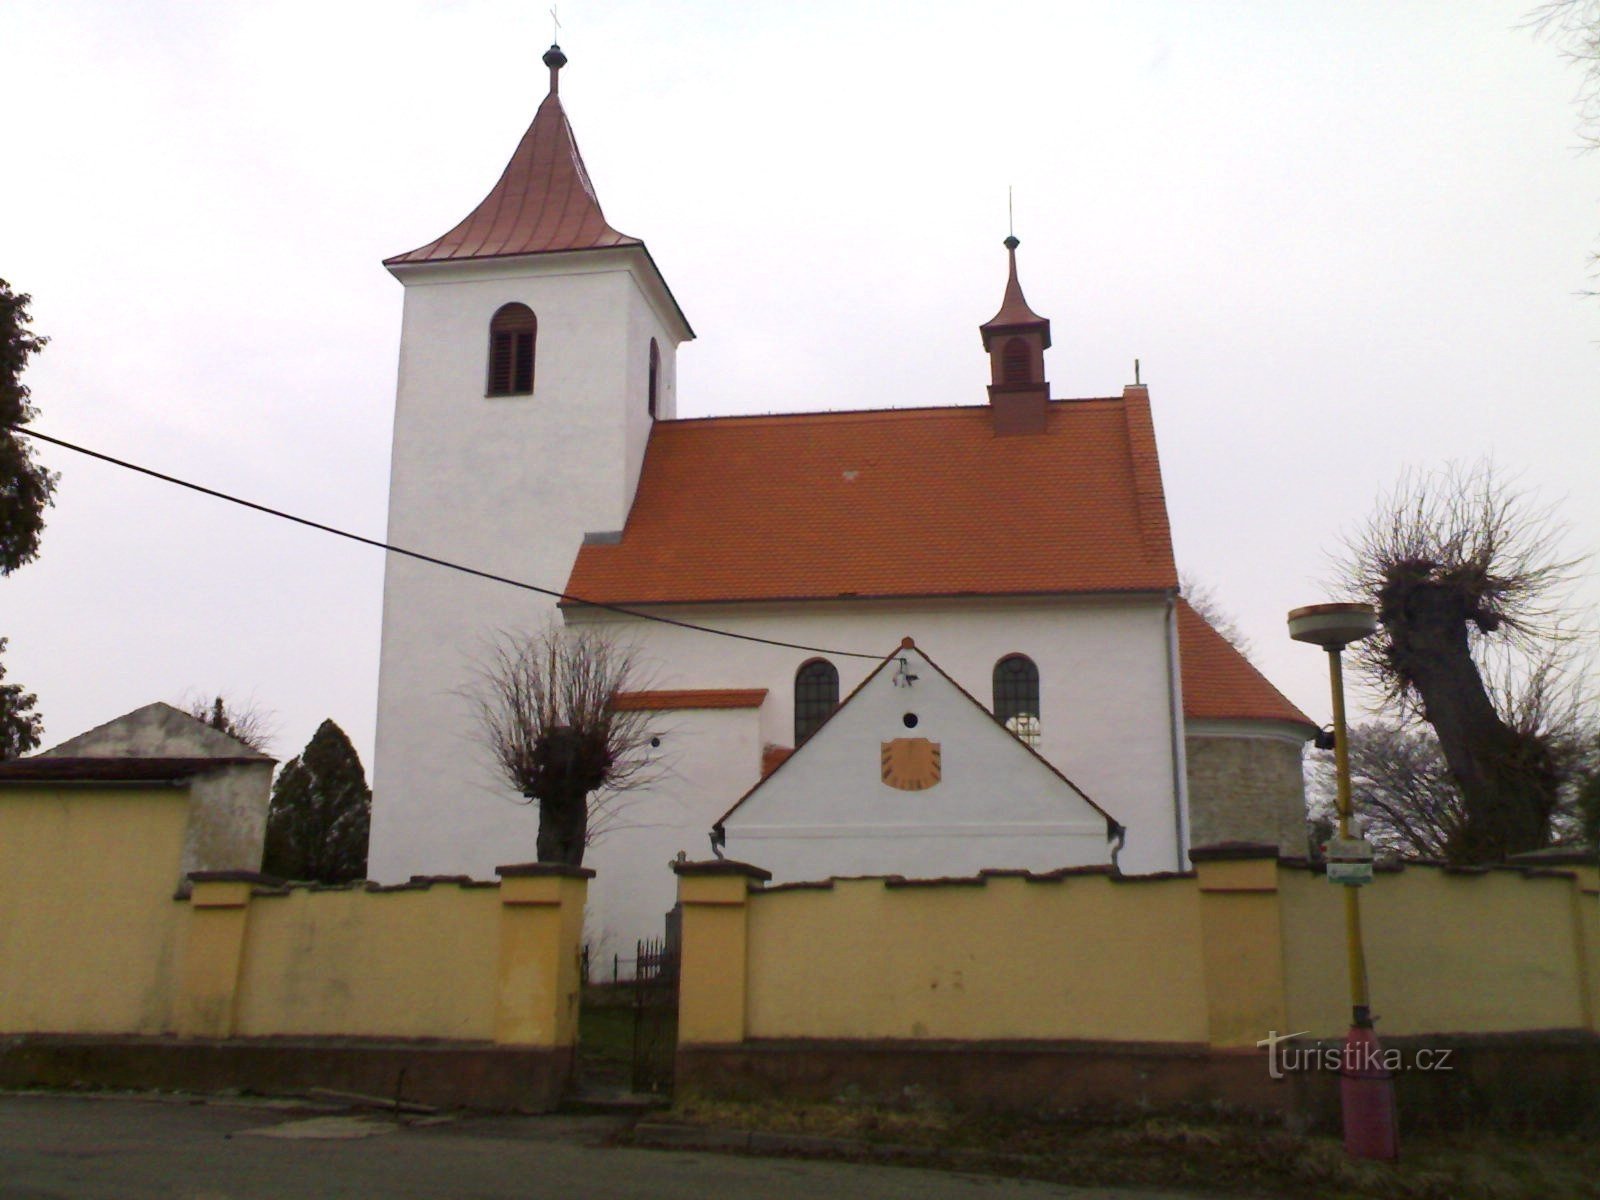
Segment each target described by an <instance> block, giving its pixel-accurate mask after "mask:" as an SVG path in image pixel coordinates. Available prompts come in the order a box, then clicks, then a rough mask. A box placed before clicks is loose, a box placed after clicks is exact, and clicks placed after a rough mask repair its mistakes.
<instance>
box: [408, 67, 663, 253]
mask: <svg viewBox="0 0 1600 1200" xmlns="http://www.w3.org/2000/svg"><path fill="white" fill-rule="evenodd" d="M566 62H567V56H566V55H565V54H564V53H562V51H561V47H560V46H557V45H552V46H551V47H550V49H548V50H546V51H545V53H544V64H545V66H547V67H549V68H550V92H549V94H548V95H547V96H546V97H545V98H544V102H543V103H542V104H540V105H539V111H538V112H537V113H536V114H535V115H534V118H533V124H531V125H530V126H528V131H527V133H525V134H523V135H522V141H521V142H520V143H518V145H517V149H516V153H514V154H513V155H512V156H511V161H510V162H509V163H507V164H506V169H505V171H504V172H503V173H502V174H501V176H500V180H499V182H498V183H496V184H495V185H494V187H493V188H492V189H491V190H490V192H489V194H488V195H487V196H485V197H484V198H483V201H482V202H481V203H480V204H479V205H478V207H476V208H475V209H473V210H472V212H471V213H469V214H468V215H467V217H466V219H465V220H464V221H462V222H461V223H460V224H459V225H457V226H456V227H455V228H454V229H452V230H450V232H449V233H447V234H445V235H444V236H443V237H440V238H437V239H435V240H434V241H431V242H429V243H428V244H427V245H426V246H420V247H418V248H417V249H415V250H412V251H409V252H407V253H405V254H397V255H395V256H394V257H393V258H389V259H385V260H384V262H385V265H386V266H396V265H399V264H405V263H423V262H439V261H441V260H448V259H469V258H500V257H506V256H509V255H516V254H550V253H554V252H557V251H563V250H599V249H604V248H606V247H610V246H638V245H642V244H643V243H641V242H640V241H639V239H638V238H635V237H629V236H628V235H627V234H625V233H618V232H617V231H616V230H615V229H613V228H612V227H611V226H610V224H609V223H607V221H606V218H605V214H604V213H603V212H601V211H600V201H599V198H598V197H596V195H595V192H594V184H592V183H591V182H590V181H589V172H588V171H587V170H586V169H585V168H584V165H583V156H582V155H581V154H579V153H578V143H577V140H576V139H575V138H574V137H573V134H572V126H571V125H570V124H568V122H567V114H566V112H565V111H564V110H563V109H562V107H561V99H560V96H559V90H560V75H561V68H562V67H564V66H565V65H566Z"/></svg>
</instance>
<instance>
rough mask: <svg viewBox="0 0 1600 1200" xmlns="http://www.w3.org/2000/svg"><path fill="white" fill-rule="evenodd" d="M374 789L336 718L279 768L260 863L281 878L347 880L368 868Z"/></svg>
mask: <svg viewBox="0 0 1600 1200" xmlns="http://www.w3.org/2000/svg"><path fill="white" fill-rule="evenodd" d="M371 812H372V789H370V788H369V787H367V777H366V772H364V771H363V770H362V769H361V759H360V758H359V757H358V756H357V755H356V748H355V747H354V746H352V745H351V744H350V739H349V738H348V737H346V736H345V732H344V730H342V729H340V728H339V727H338V726H337V725H335V724H334V723H333V722H332V721H324V722H323V723H322V724H321V725H319V726H318V727H317V731H316V733H314V734H312V735H311V741H310V742H308V743H307V744H306V748H305V749H304V750H303V751H301V752H300V755H299V756H298V757H297V758H292V759H290V760H289V761H288V763H286V764H285V765H284V768H283V770H282V771H280V772H279V773H278V779H277V782H276V783H274V784H273V786H272V807H271V808H270V809H269V810H268V812H267V844H266V850H265V853H264V854H263V855H262V862H261V869H262V871H263V872H264V873H265V874H268V875H275V876H277V877H278V878H280V879H296V880H306V881H310V882H315V883H349V882H351V881H352V880H356V879H364V878H366V874H367V829H368V825H369V823H370V819H371Z"/></svg>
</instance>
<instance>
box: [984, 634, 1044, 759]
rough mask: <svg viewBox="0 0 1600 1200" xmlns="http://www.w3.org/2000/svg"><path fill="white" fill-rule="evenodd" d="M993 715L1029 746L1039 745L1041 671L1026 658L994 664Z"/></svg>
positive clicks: (1014, 657) (1015, 657)
mask: <svg viewBox="0 0 1600 1200" xmlns="http://www.w3.org/2000/svg"><path fill="white" fill-rule="evenodd" d="M994 715H995V718H996V719H997V720H998V721H999V722H1000V723H1001V724H1002V725H1004V726H1005V727H1006V728H1007V729H1009V730H1010V731H1011V732H1012V733H1014V734H1016V735H1017V736H1018V737H1019V738H1021V739H1022V740H1023V741H1025V742H1027V743H1028V745H1030V746H1034V747H1037V746H1038V745H1039V668H1038V667H1037V666H1035V665H1034V662H1033V659H1031V658H1029V657H1028V656H1027V655H1025V654H1011V655H1007V656H1006V657H1005V658H1002V659H1001V660H1000V661H999V662H997V663H995V665H994Z"/></svg>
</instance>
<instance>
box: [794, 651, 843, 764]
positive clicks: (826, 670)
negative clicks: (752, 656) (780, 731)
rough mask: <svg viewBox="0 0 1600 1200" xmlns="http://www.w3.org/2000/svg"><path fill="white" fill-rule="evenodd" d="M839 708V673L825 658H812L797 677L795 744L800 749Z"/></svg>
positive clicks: (795, 680) (799, 671)
mask: <svg viewBox="0 0 1600 1200" xmlns="http://www.w3.org/2000/svg"><path fill="white" fill-rule="evenodd" d="M838 706H839V672H838V671H837V670H836V669H835V668H834V665H833V664H832V663H831V662H829V661H828V660H827V659H825V658H813V659H812V660H811V661H810V662H808V663H806V664H805V665H804V666H802V667H801V668H800V669H799V670H798V671H796V672H795V673H794V744H795V745H796V746H798V745H799V744H800V743H801V742H803V741H805V740H806V739H807V738H808V737H810V736H811V735H812V734H813V733H815V732H816V731H817V726H818V725H821V724H822V723H823V722H824V721H826V720H827V719H828V714H829V713H831V712H832V711H833V710H834V709H835V708H837V707H838Z"/></svg>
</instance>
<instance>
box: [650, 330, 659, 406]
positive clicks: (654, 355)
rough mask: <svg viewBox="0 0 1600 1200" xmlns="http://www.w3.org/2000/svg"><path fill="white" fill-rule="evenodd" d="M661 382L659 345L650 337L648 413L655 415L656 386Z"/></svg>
mask: <svg viewBox="0 0 1600 1200" xmlns="http://www.w3.org/2000/svg"><path fill="white" fill-rule="evenodd" d="M660 384H661V347H660V346H658V345H656V340H655V338H651V339H650V415H651V416H652V417H653V416H655V415H656V388H657V387H659V386H660Z"/></svg>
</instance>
